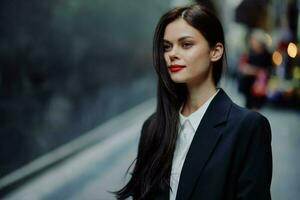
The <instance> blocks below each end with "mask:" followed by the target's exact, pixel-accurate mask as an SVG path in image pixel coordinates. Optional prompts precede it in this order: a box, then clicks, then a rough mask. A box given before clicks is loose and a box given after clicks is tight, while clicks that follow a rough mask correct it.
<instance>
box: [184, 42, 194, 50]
mask: <svg viewBox="0 0 300 200" xmlns="http://www.w3.org/2000/svg"><path fill="white" fill-rule="evenodd" d="M192 46H193V44H192V43H191V42H184V43H182V47H183V48H184V49H188V48H190V47H192Z"/></svg>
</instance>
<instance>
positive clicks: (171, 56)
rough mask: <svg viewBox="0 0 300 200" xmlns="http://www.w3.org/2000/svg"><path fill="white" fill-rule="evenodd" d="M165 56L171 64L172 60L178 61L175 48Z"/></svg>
mask: <svg viewBox="0 0 300 200" xmlns="http://www.w3.org/2000/svg"><path fill="white" fill-rule="evenodd" d="M167 55H168V57H169V59H170V61H171V62H173V61H174V60H177V59H179V56H178V52H177V50H176V48H175V47H174V48H172V50H171V51H169V52H168V54H167Z"/></svg>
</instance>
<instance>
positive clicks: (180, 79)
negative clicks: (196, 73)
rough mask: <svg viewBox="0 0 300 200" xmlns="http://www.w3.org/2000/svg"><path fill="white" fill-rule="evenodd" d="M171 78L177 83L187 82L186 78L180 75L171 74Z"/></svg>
mask: <svg viewBox="0 0 300 200" xmlns="http://www.w3.org/2000/svg"><path fill="white" fill-rule="evenodd" d="M171 79H172V81H173V82H175V83H186V82H187V80H186V79H184V78H180V77H172V76H171Z"/></svg>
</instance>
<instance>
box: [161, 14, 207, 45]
mask: <svg viewBox="0 0 300 200" xmlns="http://www.w3.org/2000/svg"><path fill="white" fill-rule="evenodd" d="M185 36H190V37H193V38H195V39H197V38H201V39H203V35H202V34H201V33H200V31H198V30H197V29H195V28H194V27H192V26H191V25H189V24H188V23H187V22H186V21H185V20H184V19H182V18H180V19H177V20H175V21H173V22H171V23H169V24H168V25H167V26H166V29H165V32H164V39H165V40H168V41H172V40H177V39H179V38H181V37H185Z"/></svg>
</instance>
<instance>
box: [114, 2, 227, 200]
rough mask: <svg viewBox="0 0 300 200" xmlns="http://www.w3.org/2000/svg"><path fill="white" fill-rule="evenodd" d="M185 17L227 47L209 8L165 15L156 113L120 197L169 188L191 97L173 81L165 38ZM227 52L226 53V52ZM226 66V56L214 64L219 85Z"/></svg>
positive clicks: (157, 60) (157, 52) (159, 34)
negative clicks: (184, 106) (171, 26)
mask: <svg viewBox="0 0 300 200" xmlns="http://www.w3.org/2000/svg"><path fill="white" fill-rule="evenodd" d="M178 18H183V19H184V20H185V21H186V22H187V23H188V24H190V25H191V26H192V27H194V28H196V29H197V30H199V31H200V32H201V33H202V35H203V36H204V38H205V39H206V40H207V41H208V43H209V45H210V47H213V46H215V45H216V44H217V43H218V42H220V43H222V44H223V45H224V48H225V42H224V33H223V28H222V25H221V23H220V21H219V20H218V18H217V17H216V16H215V15H214V14H213V13H212V12H210V11H209V10H208V9H207V8H206V7H204V6H202V5H200V4H192V5H189V6H184V7H176V8H174V9H172V10H170V11H168V12H167V13H166V14H164V15H163V16H162V17H161V18H160V21H159V22H158V25H157V27H156V29H155V34H154V39H153V63H154V67H155V70H156V73H157V75H158V87H157V106H156V112H155V113H154V114H153V115H152V116H150V117H149V118H148V119H147V120H146V121H145V123H144V125H143V127H142V133H141V138H140V142H139V147H138V153H137V158H136V163H135V166H134V169H133V172H132V176H131V179H130V180H129V182H128V183H127V185H126V186H125V187H123V188H122V189H121V190H119V191H118V192H116V193H115V194H116V196H117V199H126V198H128V197H130V196H132V197H133V199H135V200H136V199H139V200H142V199H143V200H145V199H152V198H153V197H154V196H155V195H156V194H157V193H160V192H162V191H169V189H171V188H170V183H169V180H170V173H171V169H172V160H173V153H174V151H175V147H176V140H177V132H178V128H179V127H178V124H179V114H178V112H179V109H180V107H181V105H182V104H183V103H184V102H185V100H186V97H187V89H186V86H185V84H183V83H175V82H173V81H172V80H171V78H170V75H169V73H168V71H167V66H166V62H165V59H164V47H163V37H164V32H165V28H166V26H167V25H168V24H169V23H171V22H173V21H175V20H176V19H178ZM223 55H224V54H223ZM222 68H223V57H222V58H221V59H219V60H218V61H216V62H214V63H213V80H214V83H215V85H217V84H218V82H219V80H220V78H221V73H222Z"/></svg>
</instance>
